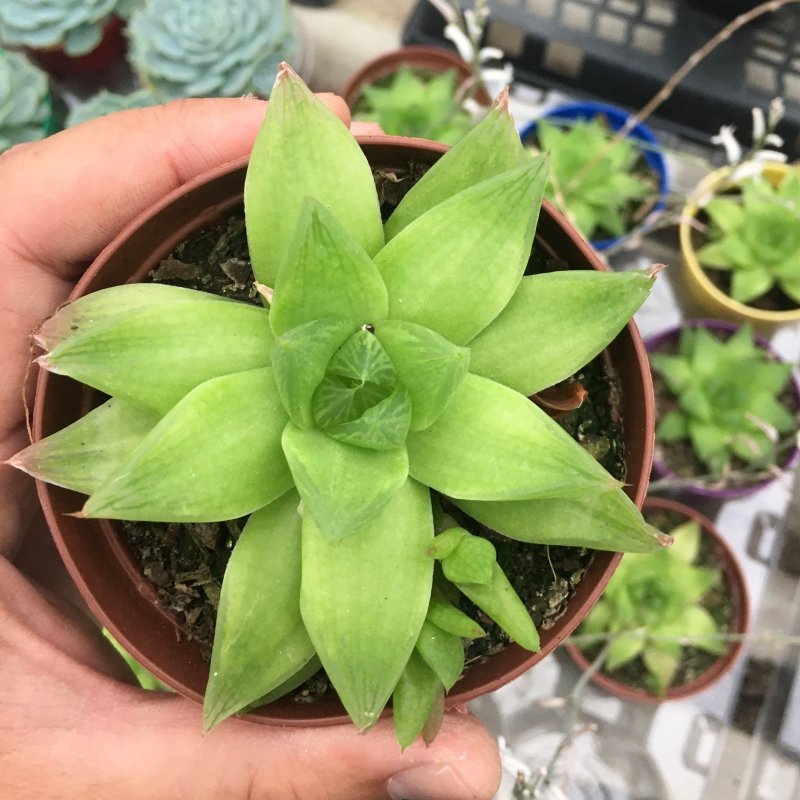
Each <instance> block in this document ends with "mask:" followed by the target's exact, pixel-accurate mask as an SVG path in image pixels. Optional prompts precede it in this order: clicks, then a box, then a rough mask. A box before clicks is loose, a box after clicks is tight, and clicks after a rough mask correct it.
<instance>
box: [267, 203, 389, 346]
mask: <svg viewBox="0 0 800 800" xmlns="http://www.w3.org/2000/svg"><path fill="white" fill-rule="evenodd" d="M388 308H389V307H388V300H387V297H386V287H385V286H384V285H383V279H382V278H381V276H380V273H379V272H378V268H377V267H376V266H375V264H374V263H373V262H372V259H371V258H370V257H369V256H368V255H367V254H366V253H365V252H364V249H363V248H362V247H361V245H359V244H358V243H357V242H355V241H354V240H353V239H352V238H351V237H350V235H349V234H348V233H347V231H346V230H345V229H344V228H343V227H342V225H341V224H340V223H339V222H337V220H336V218H335V217H334V216H333V215H332V214H331V213H330V211H328V209H327V208H325V206H323V205H322V204H321V203H319V202H318V201H317V200H315V199H313V198H312V197H307V198H305V200H304V201H303V206H302V208H301V210H300V220H299V222H298V225H297V230H296V231H295V237H294V239H293V241H292V244H291V246H290V249H289V254H288V256H287V258H286V261H285V262H284V264H283V266H282V267H281V269H280V271H279V272H278V277H277V280H276V283H275V295H274V297H273V300H272V305H271V307H270V324H271V325H272V330H273V332H274V333H275V335H276V336H279V335H280V334H282V333H285V332H286V331H288V330H290V329H292V328H295V327H297V326H298V325H302V324H304V323H306V322H312V321H313V320H317V319H321V318H323V317H344V318H345V319H353V320H357V321H359V322H362V323H365V322H375V321H376V320H379V319H384V318H385V317H386V315H387V314H388Z"/></svg>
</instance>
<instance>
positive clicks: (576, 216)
mask: <svg viewBox="0 0 800 800" xmlns="http://www.w3.org/2000/svg"><path fill="white" fill-rule="evenodd" d="M536 135H537V137H538V139H539V146H540V148H541V150H542V151H543V152H547V153H549V154H550V173H551V176H550V182H549V184H548V187H547V199H548V200H550V202H552V203H553V204H554V205H555V206H556V207H557V208H559V209H561V210H562V211H563V212H564V213H565V214H567V216H568V217H569V218H570V219H571V220H572V221H573V222H574V223H575V227H576V228H578V230H579V231H580V232H581V233H582V234H583V235H584V236H585V237H586V238H587V239H595V238H598V237H600V236H602V235H608V236H612V237H619V236H624V235H625V233H626V232H627V229H629V228H630V226H629V225H628V226H627V228H626V223H625V219H624V211H625V209H626V207H627V206H629V204H630V203H631V201H637V200H638V201H642V200H644V199H645V198H647V197H648V195H650V194H652V187H651V186H650V185H649V184H648V183H647V182H646V181H644V180H642V179H641V178H637V177H636V176H635V175H634V174H632V172H633V169H634V166H635V165H636V162H637V161H638V160H639V158H640V157H641V150H640V149H639V148H638V147H637V145H636V142H635V140H633V139H630V138H626V139H619V140H618V141H616V142H614V143H613V145H612V144H611V137H612V133H611V131H609V129H608V127H607V126H606V125H604V124H603V123H602V122H601V121H600V120H599V119H592V120H589V121H578V122H575V123H571V124H570V126H569V127H567V128H563V127H560V126H558V125H556V124H554V123H552V122H549V121H548V120H545V119H543V120H539V121H538V122H537V124H536Z"/></svg>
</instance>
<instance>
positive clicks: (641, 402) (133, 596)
mask: <svg viewBox="0 0 800 800" xmlns="http://www.w3.org/2000/svg"><path fill="white" fill-rule="evenodd" d="M357 140H358V141H359V143H360V144H361V145H362V147H364V148H365V149H366V150H367V151H369V150H370V149H372V152H373V153H378V151H379V150H380V149H381V148H390V147H391V148H401V151H402V152H405V153H411V152H413V153H414V154H415V155H418V156H420V157H425V154H426V153H427V154H429V155H428V156H427V157H428V158H429V160H430V159H433V160H435V159H436V158H438V157H439V156H440V155H441V154H443V153H444V152H445V151H446V150H447V149H448V148H447V146H446V145H443V144H440V143H435V142H430V141H428V140H425V139H408V138H403V137H394V136H385V135H376V136H362V137H357ZM404 157H405V156H404ZM408 157H410V156H408ZM247 162H248V157H247V156H245V157H242V158H239V159H237V160H235V161H232V162H229V163H227V164H223V165H220V166H218V167H216V168H214V169H212V170H209V171H208V172H206V173H204V174H203V175H200V176H198V177H196V178H195V179H193V180H192V181H190V182H189V183H187V184H185V185H183V186H181V187H179V188H178V189H176V190H175V191H173V192H171V193H170V194H168V195H167V196H165V197H164V198H162V199H161V200H159V201H157V202H156V203H154V204H153V205H152V206H151V207H150V208H149V209H147V210H145V211H144V212H142V213H141V214H140V215H138V216H137V218H136V219H134V220H133V221H132V222H131V223H130V224H128V225H127V226H126V227H125V228H124V229H123V230H122V231H121V232H120V233H119V234H118V235H117V236H116V237H115V238H114V240H113V241H112V242H111V243H110V244H109V245H107V246H106V247H105V248H104V249H103V250H102V252H101V253H100V254H99V255H98V257H97V259H96V260H95V262H94V263H93V264H92V265H91V266H90V267H89V269H88V270H87V271H86V273H85V274H84V275H83V276H82V277H81V279H80V280H79V281H78V283H77V284H76V287H75V289H74V290H73V292H72V293H71V294H70V296H69V300H74V299H75V298H76V297H78V296H80V295H82V294H83V293H85V292H86V291H87V287H89V286H90V285H91V284H92V283H93V281H94V280H95V279H96V278H98V276H102V270H103V268H104V267H106V265H107V264H108V263H109V262H110V261H111V260H112V258H114V257H115V256H117V253H118V251H121V250H124V248H125V246H126V245H128V244H129V241H130V240H132V239H134V238H135V237H136V236H137V235H138V234H140V233H141V232H142V230H143V229H144V230H147V229H148V226H150V225H153V224H155V222H156V221H158V220H160V219H161V217H162V215H165V214H166V215H167V216H168V217H170V218H171V216H172V215H171V212H172V211H174V209H173V206H178V205H179V204H180V203H181V202H184V204H188V203H189V201H190V200H191V199H192V195H193V194H196V193H197V192H198V191H202V190H204V189H205V187H206V186H207V185H209V184H214V186H212V187H211V188H214V189H217V188H218V187H216V182H221V181H227V182H229V183H230V182H231V181H233V180H234V179H237V176H238V174H239V173H241V174H242V176H243V174H244V170H245V167H246V165H247ZM238 185H239V184H237V186H238ZM241 197H242V193H241V187H239V189H238V190H237V192H236V193H234V194H231V195H230V196H229V197H228V199H227V200H223V201H220V202H219V203H217V204H215V205H213V204H212V205H211V206H209V207H206V208H205V210H204V211H203V212H202V213H201V214H198V215H195V216H193V217H192V220H191V223H190V224H183V225H178V223H177V222H175V220H174V219H170V224H171V225H172V227H171V228H170V230H174V233H173V235H171V238H170V239H169V242H173V241H174V242H175V244H177V243H179V242H180V241H183V240H184V239H186V238H187V236H189V235H191V234H192V232H194V231H196V230H199V229H200V228H202V227H204V226H205V225H208V224H210V223H211V222H212V221H214V220H215V219H217V218H219V217H220V216H222V215H224V214H225V213H228V212H230V211H231V210H232V209H233V208H235V207H238V206H240V204H241ZM541 216H542V218H547V217H548V216H549V217H550V223H548V224H550V226H551V228H552V230H551V231H549V232H548V234H547V239H548V240H550V239H553V238H556V239H562V240H563V242H561V243H560V244H559V245H558V248H559V250H561V249H563V247H564V242H567V243H568V247H569V248H572V249H573V250H576V251H577V252H578V256H577V257H576V258H577V260H580V258H583V259H585V264H584V266H590V267H592V268H596V269H601V270H602V269H608V268H607V267H605V265H603V264H601V263H600V262H599V260H598V258H597V256H596V255H595V254H594V253H593V251H592V250H591V248H590V247H589V246H588V245H587V244H586V243H585V242H584V241H583V240H582V239H581V238H580V237H579V235H578V234H577V233H576V232H575V231H574V230H573V229H572V228H571V226H569V225H568V223H566V220H565V219H564V217H563V216H562V215H561V214H560V213H558V212H557V211H556V210H555V209H553V208H552V207H551V206H550V205H549V204H547V203H546V202H545V203H544V204H543V213H542V215H541ZM165 224H166V223H165ZM175 225H178V227H177V229H175ZM169 242H167V243H166V244H165V243H164V241H163V237H162V240H161V241H160V242H159V243H158V245H157V248H156V249H157V252H158V253H162V252H163V255H161V256H159V258H163V257H164V255H166V253H168V252H169V251H170V250H171V249H172V248H173V247H174V245H172V244H169ZM544 246H547V243H546V242H545V243H544ZM136 258H137V259H138V260H136V261H134V263H133V265H128V266H127V268H126V271H125V274H126V275H127V279H126V280H128V281H131V280H133V277H132V276H134V275H135V270H136V269H139V270H141V269H143V268H144V266H145V265H146V263H147V262H148V259H149V258H150V254H149V253H139V252H138V251H137V254H136ZM143 262H144V263H143ZM156 263H157V262H156ZM148 269H149V267H148ZM145 271H146V269H145ZM115 282H116V283H119V282H120V281H115ZM92 288H99V287H92ZM609 348H611V349H612V350H616V351H617V352H618V355H617V356H616V357H615V360H616V359H619V361H622V360H623V359H630V361H631V369H630V380H631V383H632V385H633V386H634V387H635V391H634V392H632V393H631V397H634V396H635V399H636V402H637V405H638V406H641V411H640V415H641V419H639V421H638V427H636V433H635V434H634V435H633V436H632V440H633V441H635V442H636V444H637V447H638V455H635V456H631V461H629V462H628V468H629V474H630V475H631V477H632V479H633V480H634V482H635V485H634V486H633V487H632V488H630V487H629V490H628V491H629V494H630V496H631V497H632V499H633V500H634V502H636V504H637V505H640V504H641V502H642V500H643V498H644V495H645V493H646V489H647V475H648V472H649V468H650V463H651V460H652V452H653V435H652V432H653V426H654V404H653V396H652V381H651V379H650V373H649V370H648V367H647V355H646V351H645V348H644V344H643V342H642V339H641V337H640V335H639V333H638V330H637V329H636V326H635V323H633V322H630V323H628V325H627V326H626V327H625V328H624V329H623V331H622V332H621V333H620V334H619V335H618V336H617V338H616V339H615V340H614V341H613V342H612V344H611V345H609ZM64 382H66V384H65V383H64ZM70 384H71V382H70V381H69V380H68V379H65V378H61V376H55V375H53V374H51V373H49V372H45V371H41V372H40V374H39V376H38V379H37V387H36V401H35V407H34V415H33V424H34V437H35V439H36V440H38V439H40V438H42V436H43V435H46V433H49V432H50V430H47V425H48V421H47V419H46V418H45V415H46V413H51V414H52V413H54V412H53V409H52V407H54V406H55V405H57V404H55V403H53V401H52V398H51V399H49V401H48V394H49V392H50V391H51V390H52V391H57V390H58V389H59V388H63V387H64V386H65V385H70ZM87 391H88V390H87ZM86 410H88V409H84V411H83V413H85V411H86ZM632 423H633V421H632ZM633 437H635V438H633ZM37 490H38V493H39V498H40V501H41V504H42V507H43V509H44V513H45V517H46V519H47V523H48V525H49V527H50V529H51V531H52V533H53V537H54V539H55V541H56V545H57V547H58V550H59V552H60V554H61V556H62V558H63V560H64V563H65V565H66V566H67V569H68V571H69V573H70V575H71V577H72V579H73V581H74V582H75V584H76V586H77V587H78V589H79V591H80V592H81V595H82V596H83V597H84V599H85V601H86V602H87V605H88V606H89V608H90V609H91V611H92V612H93V613H94V614H95V616H96V617H97V618H98V619H99V620H100V621H101V622H102V623H103V624H104V626H105V627H106V628H108V629H109V630H110V632H111V633H112V635H113V636H114V637H115V638H116V639H117V641H119V642H120V643H121V644H122V645H123V646H124V647H125V649H126V650H128V651H129V652H130V653H131V655H133V656H134V658H136V659H137V660H138V661H140V662H141V663H142V664H143V665H144V666H146V667H147V668H148V669H149V670H150V671H151V672H153V673H154V674H155V675H156V676H157V677H158V678H160V679H161V680H162V681H163V682H164V683H166V684H167V685H169V686H171V687H173V688H175V689H176V690H177V691H178V692H179V694H181V695H183V696H185V697H188V698H191V699H193V700H195V701H198V702H202V691H198V690H197V689H196V688H192V686H190V685H189V683H188V681H189V680H190V678H187V677H186V672H188V670H186V671H184V672H182V673H181V675H180V676H179V677H177V678H176V676H175V674H172V673H169V672H167V671H166V670H167V668H166V667H164V668H162V666H161V665H160V664H159V663H156V661H154V657H151V655H150V654H149V653H147V652H145V651H144V650H143V649H142V647H140V646H139V645H137V644H136V642H134V641H132V639H131V637H132V636H133V631H134V627H135V625H136V624H137V623H136V621H135V620H134V619H133V617H134V616H135V615H134V614H132V612H131V611H130V609H129V606H130V607H133V606H134V605H135V604H136V603H139V604H141V603H142V602H146V603H147V604H149V605H148V609H149V611H148V613H152V614H156V613H157V614H160V615H161V617H162V621H163V623H164V624H165V625H167V626H168V632H169V634H168V636H167V638H168V639H169V640H170V641H171V644H170V647H177V645H176V643H175V641H174V640H175V631H176V627H175V624H174V622H172V621H171V619H170V618H168V617H167V614H166V613H164V612H161V611H157V609H156V606H155V603H154V598H153V597H152V596H151V595H152V594H153V591H152V587H150V588H149V589H148V587H149V586H150V584H149V582H146V581H145V580H143V578H142V576H141V572H140V570H139V569H138V567H137V568H135V569H133V571H131V570H132V568H128V567H129V566H130V564H128V567H126V566H125V564H124V562H125V560H126V558H127V562H132V559H131V557H130V556H129V555H127V556H126V553H125V548H124V546H122V545H121V543H120V542H119V541H118V538H119V537H118V536H117V534H116V533H115V531H114V526H113V524H112V523H110V522H109V521H97V520H93V521H92V520H78V519H75V518H74V517H63V516H62V510H63V509H62V510H59V509H57V507H56V506H58V505H67V506H68V503H69V502H70V501H71V502H72V504H73V506H74V502H75V499H74V498H76V497H77V496H78V495H75V494H74V493H71V492H67V491H66V490H63V489H59V487H54V486H51V485H49V484H46V483H43V482H41V481H37ZM68 510H73V509H72V508H68ZM88 523H99V524H96V525H94V526H93V527H92V530H93V531H95V532H97V533H98V535H99V536H100V538H101V539H102V541H101V542H99V543H98V540H96V539H92V540H91V545H89V544H83V543H84V542H86V541H87V537H86V532H87V529H88V528H89V527H90V526H89V524H88ZM70 526H71V527H70ZM76 532H77V533H76ZM78 534H80V535H78ZM68 540H69V541H68ZM101 546H102V547H103V548H105V550H104V556H103V557H104V558H107V559H112V560H113V559H114V558H115V559H116V560H117V562H119V563H118V564H117V565H116V566H115V569H117V573H118V576H119V575H121V574H122V572H124V573H125V574H124V576H123V577H122V578H121V580H126V581H127V582H128V584H129V585H126V586H125V587H122V588H120V587H118V586H117V585H103V586H100V583H101V582H102V581H106V582H107V583H108V582H111V581H112V577H111V576H110V573H109V574H108V575H105V576H101V577H99V578H98V576H97V575H96V574H94V575H90V576H88V577H87V575H86V574H84V568H83V566H82V565H83V561H82V559H84V558H85V554H83V553H81V552H80V548H81V547H85V548H87V550H91V551H92V552H94V551H95V550H97V549H98V548H100V547H101ZM91 557H92V558H95V557H96V556H94V555H92V556H91ZM620 558H621V554H619V553H611V552H604V551H598V552H597V554H596V556H595V559H594V561H593V563H592V564H591V565H590V567H589V570H590V571H591V572H590V575H591V578H590V579H589V580H587V581H586V583H583V584H581V585H582V586H584V589H583V591H581V589H580V586H579V588H578V593H577V594H576V595H574V596H573V597H572V598H571V600H570V604H571V605H569V606H568V607H567V610H566V612H565V614H564V616H562V617H561V619H559V620H558V622H556V623H555V625H554V626H553V628H552V629H550V630H548V631H543V632H542V634H543V635H542V640H543V647H542V649H541V651H539V652H538V653H529V652H527V651H523V650H522V649H521V648H519V646H518V645H516V644H511V645H509V646H508V647H507V648H506V649H505V650H504V651H503V653H500V654H498V655H497V656H494V657H493V659H492V660H491V661H493V662H495V664H496V665H497V668H498V671H500V672H501V674H500V675H499V676H495V677H492V676H491V673H490V671H489V670H488V668H487V669H485V670H482V667H483V666H484V665H479V666H476V667H474V668H473V669H472V670H470V672H468V673H466V674H465V676H464V677H463V678H462V679H461V680H462V681H463V682H464V683H465V686H463V687H461V688H459V686H458V684H457V685H456V687H454V690H453V691H452V692H451V693H450V694H449V695H448V697H447V707H448V708H451V707H453V706H455V705H458V704H461V703H464V702H466V701H468V700H471V699H473V698H475V697H477V696H479V695H482V694H486V693H488V692H490V691H493V690H495V689H497V688H499V687H500V686H503V685H505V684H506V683H508V682H509V681H511V680H513V679H514V678H516V677H518V676H519V675H521V674H522V673H523V672H526V671H527V670H528V669H530V668H531V667H532V666H533V665H534V664H535V663H537V662H538V661H540V660H541V659H542V658H544V657H545V656H546V655H547V654H549V653H550V652H551V651H552V650H553V649H555V647H556V646H557V645H558V644H560V643H561V642H562V641H563V640H564V639H565V638H566V637H567V636H568V635H569V633H571V631H572V630H573V629H574V628H575V627H576V626H577V625H578V623H579V621H580V619H582V618H583V616H585V614H586V613H588V610H589V608H591V606H592V605H593V604H594V603H595V602H596V600H597V598H598V597H599V596H600V594H601V593H602V590H603V588H604V587H605V584H606V583H607V582H608V580H609V579H610V577H611V575H612V573H613V571H614V569H615V568H616V565H617V563H618V562H619V560H620ZM79 562H80V563H79ZM120 565H122V566H121V567H120ZM105 571H106V572H109V568H108V563H106V564H105ZM592 581H594V582H592ZM90 584H91V585H90ZM145 584H147V585H145ZM148 592H149V593H150V594H148ZM113 593H116V594H118V595H120V596H122V595H123V594H124V597H121V599H119V603H120V604H121V605H122V606H124V608H125V611H124V612H121V611H119V609H117V608H115V609H114V610H112V611H111V612H107V611H106V608H105V607H106V606H111V605H113V602H117V601H116V600H115V601H113V602H112V600H110V599H109V597H108V595H109V594H113ZM140 608H141V605H140ZM151 627H152V626H151ZM129 634H130V635H129ZM155 635H156V634H155V632H154V631H152V630H149V629H148V631H147V636H145V635H144V634H142V635H141V638H142V640H143V641H145V642H146V643H147V646H148V647H150V650H151V651H154V650H156V649H157V648H156V647H155V646H153V644H152V640H153V638H154V637H155ZM189 645H192V646H193V647H194V648H195V649H196V650H197V654H196V656H192V658H194V659H195V661H198V660H199V646H197V645H196V644H193V643H188V644H186V647H188V646H189ZM181 646H182V647H183V646H184V645H181ZM162 660H165V659H162ZM192 668H193V669H195V670H200V671H204V674H205V675H206V676H207V674H208V664H207V663H204V664H202V665H199V666H198V664H197V663H194V664H193V665H192ZM484 672H485V673H486V676H484V674H483V673H484ZM476 676H477V677H476ZM473 684H474V685H473ZM204 687H205V682H203V689H204ZM281 702H282V701H276V703H275V704H271V706H270V707H268V708H269V710H268V711H263V710H259V711H256V712H253V713H250V714H247V715H246V717H245V718H246V719H250V720H254V721H258V722H261V723H266V724H273V725H294V726H309V725H314V726H318V725H325V724H338V723H344V722H347V721H348V720H349V718H348V717H347V715H346V714H345V713H344V711H343V709H341V706H340V705H338V699H337V700H336V703H337V708H338V709H339V710H338V712H325V711H324V709H323V712H324V713H323V712H319V708H320V707H321V706H322V705H324V704H323V703H322V702H321V701H320V702H318V703H316V704H314V706H315V708H314V709H312V710H311V711H309V707H303V706H300V705H298V704H294V707H292V708H289V704H290V703H291V700H290V699H289V700H288V701H287V703H286V708H284V707H283V706H279V704H281ZM276 707H278V708H279V710H276ZM312 712H313V713H312ZM384 713H385V714H388V713H391V712H390V710H389V709H387V710H386V711H385V712H384Z"/></svg>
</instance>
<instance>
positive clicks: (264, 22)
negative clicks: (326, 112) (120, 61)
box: [128, 0, 295, 100]
mask: <svg viewBox="0 0 800 800" xmlns="http://www.w3.org/2000/svg"><path fill="white" fill-rule="evenodd" d="M128 32H129V36H130V41H131V51H130V60H131V63H132V65H133V67H134V69H135V70H136V72H137V73H138V75H139V77H140V79H141V80H142V82H143V83H144V84H145V86H149V87H150V88H151V89H152V90H153V91H154V92H155V93H156V94H157V95H158V96H159V97H161V98H162V99H163V100H170V99H174V98H180V97H209V96H218V97H237V96H239V95H243V94H247V93H250V92H253V93H257V94H261V95H267V94H269V90H270V86H271V83H272V79H273V76H274V75H275V70H276V68H277V66H278V64H279V63H280V61H282V60H283V59H284V58H286V57H287V56H288V55H289V54H290V52H291V51H292V49H293V48H294V45H295V40H294V36H293V34H292V22H291V15H290V12H289V8H288V4H287V0H146V2H145V4H144V5H143V6H142V7H141V8H140V9H139V10H138V11H136V12H135V13H134V14H133V16H132V17H131V21H130V24H129V27H128Z"/></svg>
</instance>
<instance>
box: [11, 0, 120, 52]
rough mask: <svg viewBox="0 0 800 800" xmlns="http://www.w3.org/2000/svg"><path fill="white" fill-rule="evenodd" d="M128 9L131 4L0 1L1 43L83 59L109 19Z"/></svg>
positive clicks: (109, 0)
mask: <svg viewBox="0 0 800 800" xmlns="http://www.w3.org/2000/svg"><path fill="white" fill-rule="evenodd" d="M129 7H130V0H3V2H2V3H0V42H2V43H3V44H7V45H13V46H19V47H31V48H34V49H36V50H44V49H48V48H52V47H63V48H64V52H65V53H66V54H67V55H69V56H82V55H85V54H86V53H89V52H91V51H92V50H94V49H95V48H96V47H97V45H99V44H100V41H101V40H102V38H103V27H104V25H105V24H106V22H107V21H108V19H109V17H111V15H112V14H115V13H116V14H119V15H124V14H125V13H126V12H127V11H128V9H129Z"/></svg>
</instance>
